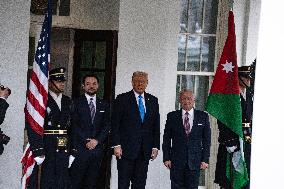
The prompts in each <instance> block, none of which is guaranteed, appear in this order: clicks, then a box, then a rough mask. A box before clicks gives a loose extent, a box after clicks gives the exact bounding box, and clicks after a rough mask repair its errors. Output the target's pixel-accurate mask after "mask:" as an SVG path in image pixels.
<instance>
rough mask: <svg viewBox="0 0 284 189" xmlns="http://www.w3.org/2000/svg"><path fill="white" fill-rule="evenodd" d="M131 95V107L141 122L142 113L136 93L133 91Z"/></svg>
mask: <svg viewBox="0 0 284 189" xmlns="http://www.w3.org/2000/svg"><path fill="white" fill-rule="evenodd" d="M129 95H130V105H131V107H132V108H133V112H134V114H135V115H136V117H138V118H139V120H141V117H140V112H139V108H138V104H137V100H136V98H135V94H134V91H133V90H132V91H130V92H129ZM141 122H142V120H141Z"/></svg>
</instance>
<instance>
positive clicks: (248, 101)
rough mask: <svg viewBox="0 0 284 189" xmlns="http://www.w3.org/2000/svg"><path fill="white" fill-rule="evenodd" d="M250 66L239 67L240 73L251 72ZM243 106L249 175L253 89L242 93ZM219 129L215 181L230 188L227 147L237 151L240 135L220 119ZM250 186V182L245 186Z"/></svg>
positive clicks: (245, 149) (246, 159) (227, 188)
mask: <svg viewBox="0 0 284 189" xmlns="http://www.w3.org/2000/svg"><path fill="white" fill-rule="evenodd" d="M249 69H250V67H249V66H243V67H240V68H239V75H242V74H243V75H246V74H249V73H250V71H249ZM240 101H241V108H242V126H243V133H244V138H245V140H244V156H245V161H246V166H247V170H248V175H250V156H251V134H252V112H253V96H252V93H251V91H250V90H249V89H248V88H247V89H246V97H245V98H244V97H243V96H242V95H241V94H240ZM217 123H218V129H219V138H218V142H219V148H218V155H217V163H216V170H215V180H214V182H215V183H217V184H219V185H220V186H221V187H223V188H226V189H229V188H231V183H230V181H229V180H228V179H227V177H226V161H227V149H226V147H232V146H237V149H236V150H235V151H238V150H239V149H240V143H239V136H238V135H237V134H235V133H234V132H232V131H231V130H230V129H229V128H228V127H227V126H225V125H224V124H223V123H221V122H220V121H217ZM244 188H246V189H248V188H249V183H248V184H247V185H246V186H245V187H244Z"/></svg>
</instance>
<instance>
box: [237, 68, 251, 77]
mask: <svg viewBox="0 0 284 189" xmlns="http://www.w3.org/2000/svg"><path fill="white" fill-rule="evenodd" d="M238 75H239V76H243V77H247V78H251V67H250V66H241V67H238Z"/></svg>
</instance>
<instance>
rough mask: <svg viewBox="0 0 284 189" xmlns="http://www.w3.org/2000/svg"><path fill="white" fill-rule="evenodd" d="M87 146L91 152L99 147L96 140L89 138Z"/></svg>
mask: <svg viewBox="0 0 284 189" xmlns="http://www.w3.org/2000/svg"><path fill="white" fill-rule="evenodd" d="M87 141H89V142H87V144H86V147H87V148H88V149H89V150H93V149H95V148H96V146H97V145H98V141H97V140H96V139H90V138H88V139H87Z"/></svg>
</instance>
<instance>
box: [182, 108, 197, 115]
mask: <svg viewBox="0 0 284 189" xmlns="http://www.w3.org/2000/svg"><path fill="white" fill-rule="evenodd" d="M193 110H194V108H191V110H189V111H188V114H189V115H190V117H193ZM185 113H186V111H185V110H184V109H182V116H184V114H185Z"/></svg>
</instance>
